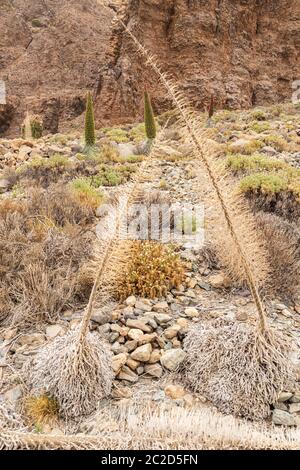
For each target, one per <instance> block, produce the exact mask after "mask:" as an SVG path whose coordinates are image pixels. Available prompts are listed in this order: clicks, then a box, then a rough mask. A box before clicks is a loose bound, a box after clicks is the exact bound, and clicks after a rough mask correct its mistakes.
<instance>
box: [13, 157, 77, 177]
mask: <svg viewBox="0 0 300 470" xmlns="http://www.w3.org/2000/svg"><path fill="white" fill-rule="evenodd" d="M71 166H72V162H71V161H70V160H69V159H68V157H65V156H64V155H60V154H55V155H52V156H51V157H49V158H42V157H37V158H33V159H32V160H31V161H30V162H29V163H27V164H26V165H23V166H22V167H20V169H19V172H21V173H22V169H25V168H39V167H43V168H46V169H51V168H53V169H54V168H68V167H71Z"/></svg>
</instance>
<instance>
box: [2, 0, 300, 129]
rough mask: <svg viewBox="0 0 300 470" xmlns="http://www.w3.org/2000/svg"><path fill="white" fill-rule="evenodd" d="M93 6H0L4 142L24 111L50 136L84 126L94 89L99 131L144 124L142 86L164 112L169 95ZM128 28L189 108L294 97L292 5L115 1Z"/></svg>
mask: <svg viewBox="0 0 300 470" xmlns="http://www.w3.org/2000/svg"><path fill="white" fill-rule="evenodd" d="M100 3H101V2H99V1H98V0H87V1H85V2H82V1H81V0H72V1H70V0H35V1H34V2H33V1H32V0H2V2H1V16H0V30H1V35H0V79H3V80H5V82H6V87H7V96H8V104H7V105H0V135H1V134H4V133H6V134H8V135H18V134H19V128H20V123H21V122H22V120H23V117H24V113H25V110H26V109H28V110H29V111H30V112H33V113H36V114H41V115H42V116H43V119H44V123H45V130H46V132H57V131H58V129H59V130H60V131H62V130H64V129H65V128H68V127H70V126H71V125H72V126H74V124H76V123H77V120H79V121H80V120H82V113H83V110H84V97H85V92H86V90H87V89H91V90H94V96H95V99H96V115H97V121H98V125H100V124H106V123H107V122H108V121H110V122H111V123H116V122H118V121H119V122H121V121H122V122H125V121H133V120H137V119H141V116H142V103H141V95H142V90H143V89H144V87H145V86H146V85H147V87H148V89H149V91H150V92H151V93H152V95H153V101H154V108H155V111H156V112H158V111H159V112H162V111H164V110H167V109H169V108H170V102H169V99H168V97H167V96H166V93H165V90H163V89H162V88H160V87H158V86H157V78H156V77H154V76H153V74H151V73H149V70H146V68H145V66H144V65H143V63H142V61H141V59H140V58H138V57H137V56H136V54H135V53H134V48H133V45H132V42H131V41H130V39H129V38H128V37H127V36H126V34H124V32H123V31H122V28H121V27H120V26H116V25H113V26H112V24H111V18H112V11H111V10H110V9H109V8H106V7H102V6H101V4H100ZM110 3H111V4H114V5H116V4H117V5H119V4H124V5H125V4H127V3H128V5H127V9H126V11H125V13H124V15H123V18H124V21H125V22H127V23H128V25H129V27H130V28H131V29H132V30H133V31H134V32H135V33H136V35H137V36H138V38H139V39H140V40H141V41H142V42H143V43H144V44H145V45H146V47H147V48H148V49H150V51H151V52H153V53H155V54H157V55H158V56H159V58H160V61H161V63H162V64H163V67H164V69H166V70H168V71H169V72H171V73H172V74H173V75H174V76H175V78H176V79H177V80H178V82H179V84H180V85H181V88H182V89H183V90H184V91H185V92H186V94H187V95H188V96H189V97H190V98H191V99H192V101H193V103H194V104H195V106H197V107H198V108H199V109H203V108H204V107H205V106H206V104H207V102H208V101H209V96H210V95H211V94H214V95H215V101H216V105H217V106H218V107H228V108H239V107H250V106H252V105H257V104H263V103H275V102H278V101H281V100H285V99H290V97H291V94H292V88H291V84H292V82H293V81H294V80H297V79H299V72H298V71H299V49H300V33H299V31H300V3H299V1H298V0H268V2H266V1H263V0H164V1H160V0H129V1H128V2H125V1H121V0H114V1H111V2H110Z"/></svg>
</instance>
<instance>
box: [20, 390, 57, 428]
mask: <svg viewBox="0 0 300 470" xmlns="http://www.w3.org/2000/svg"><path fill="white" fill-rule="evenodd" d="M24 407H25V413H26V416H27V417H28V419H29V421H30V423H31V424H34V425H36V426H39V425H43V424H47V423H51V422H53V421H55V420H56V419H57V417H58V413H59V408H58V403H57V401H56V400H55V399H54V398H52V397H49V396H48V395H39V396H29V397H27V398H26V400H25V403H24Z"/></svg>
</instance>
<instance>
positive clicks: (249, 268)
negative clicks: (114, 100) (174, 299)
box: [115, 15, 293, 419]
mask: <svg viewBox="0 0 300 470" xmlns="http://www.w3.org/2000/svg"><path fill="white" fill-rule="evenodd" d="M115 18H116V20H117V21H118V22H119V23H120V24H121V25H122V26H123V28H124V30H125V31H126V33H127V34H128V35H129V37H130V38H131V40H132V41H133V44H134V45H135V47H136V50H137V52H138V53H139V54H140V56H141V57H142V58H143V59H144V60H145V62H146V64H147V65H148V66H149V67H151V68H152V70H153V71H154V72H155V73H156V74H157V77H158V79H159V80H160V83H161V84H162V85H163V87H164V88H165V89H166V91H167V92H168V94H169V95H170V97H171V99H172V100H173V102H174V105H175V106H176V109H177V112H178V115H179V118H180V123H181V125H182V128H183V130H184V132H185V135H186V139H187V141H188V142H189V143H191V144H192V145H193V148H194V153H195V156H196V157H197V158H198V159H199V161H200V162H201V163H202V165H203V167H204V169H205V170H206V174H207V177H208V180H209V181H210V184H211V188H212V190H213V193H214V194H215V197H216V201H217V203H218V207H219V208H220V215H221V216H222V219H221V221H222V222H223V226H224V228H227V231H228V234H229V238H230V240H231V242H232V243H231V248H232V250H233V252H232V256H233V258H234V259H235V261H236V263H239V265H240V266H241V272H242V275H243V276H244V278H245V280H246V282H247V284H248V287H249V289H250V292H251V294H252V296H253V300H254V302H255V305H256V311H257V323H256V324H255V325H252V324H249V323H247V324H245V325H243V324H240V323H237V324H236V323H232V324H231V325H227V324H226V325H224V324H222V323H220V324H216V325H215V328H214V329H213V335H212V334H209V338H210V340H211V345H212V346H211V347H210V348H206V349H201V348H200V353H199V354H198V356H197V364H198V363H202V364H207V369H206V370H207V379H206V381H205V383H204V384H203V387H201V390H202V393H204V394H205V395H207V396H208V397H209V398H210V399H212V401H214V402H215V403H216V405H218V406H220V408H222V409H224V402H225V403H227V405H228V407H230V405H229V402H230V401H232V400H235V399H236V400H237V404H236V406H235V407H234V410H232V411H234V412H235V413H236V414H244V413H245V414H246V415H247V411H248V410H246V411H245V410H244V407H243V404H242V402H243V400H247V399H248V398H249V396H252V395H257V396H258V397H257V401H256V403H257V406H256V415H255V416H256V418H258V419H259V418H261V417H264V416H265V414H266V407H267V406H268V405H270V404H271V403H272V402H273V401H274V398H275V396H276V394H279V393H280V391H281V390H282V387H283V383H288V382H289V381H290V380H293V374H292V369H293V367H292V364H291V362H290V359H289V344H288V343H287V342H286V341H285V339H283V338H282V336H281V334H280V333H279V332H278V331H277V330H276V329H274V328H273V327H271V326H270V325H269V324H268V319H267V310H266V306H265V304H264V302H263V300H262V298H261V296H260V292H259V286H260V284H261V283H262V282H265V281H266V279H267V278H268V272H269V266H268V259H267V255H266V252H265V249H264V247H263V246H262V245H261V241H260V239H259V237H258V236H257V232H256V231H255V229H254V228H253V223H252V219H251V213H250V212H249V211H247V210H246V209H245V208H244V207H241V204H240V203H241V201H240V199H235V197H234V195H233V194H231V195H230V197H229V195H228V182H227V181H225V185H224V184H223V183H222V181H223V180H224V175H222V176H223V178H220V177H219V174H218V172H217V167H216V165H215V159H216V158H215V155H216V152H215V151H214V147H213V145H212V143H211V140H210V139H209V134H208V131H207V130H205V129H203V128H201V127H200V126H199V119H198V116H195V114H194V112H193V111H192V110H191V108H190V106H189V103H188V102H187V101H186V99H185V97H184V96H183V95H182V94H181V92H180V91H179V90H178V88H177V86H176V84H175V83H174V82H173V80H172V79H171V78H170V77H169V76H168V75H167V74H166V73H165V72H162V70H161V68H160V66H159V65H158V62H157V61H156V59H155V58H154V57H153V55H151V54H150V53H149V52H148V51H147V50H146V49H145V48H144V46H143V45H142V44H141V43H140V42H139V41H138V40H137V38H136V37H135V35H134V34H133V33H132V32H131V31H130V30H129V29H128V27H127V26H126V25H125V23H124V22H123V21H122V19H120V18H119V17H118V16H117V15H115ZM198 328H199V329H200V331H201V329H202V328H203V325H202V324H201V323H200V324H199V325H198ZM224 328H225V329H226V332H228V331H229V333H230V334H228V333H227V334H226V332H224ZM208 333H209V332H208ZM218 338H219V340H218ZM221 338H222V339H221ZM217 340H218V341H217ZM208 341H209V340H208ZM276 345H280V346H279V347H278V348H277V347H276ZM247 347H248V350H249V351H251V352H252V355H247V356H246V358H245V359H242V356H243V354H244V351H245V350H247ZM185 349H186V352H187V357H188V358H191V360H190V361H189V360H187V361H186V362H185V368H184V372H185V377H186V381H187V383H188V385H189V386H190V387H191V388H194V389H195V390H199V384H198V382H197V381H196V387H195V379H194V376H193V351H194V343H193V342H191V341H187V342H186V343H185ZM232 351H234V353H233V352H232ZM222 357H226V358H227V362H226V367H222V368H221V369H220V368H219V367H216V366H217V365H218V364H219V363H220V360H219V361H218V358H222ZM251 358H253V360H252V361H251V360H250V359H251ZM211 364H214V367H211ZM241 364H242V367H241ZM253 367H255V370H254V371H253ZM266 369H268V372H267V373H266ZM189 377H191V378H192V380H189ZM254 378H255V380H254ZM264 381H267V383H264ZM218 382H219V383H220V392H219V394H218V395H217V396H214V395H213V394H212V393H211V392H212V384H215V383H218ZM233 387H234V389H235V390H234V393H233V392H232V388H233Z"/></svg>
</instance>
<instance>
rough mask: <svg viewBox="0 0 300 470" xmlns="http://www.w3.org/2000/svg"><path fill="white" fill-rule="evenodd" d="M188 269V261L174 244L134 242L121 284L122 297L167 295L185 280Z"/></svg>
mask: <svg viewBox="0 0 300 470" xmlns="http://www.w3.org/2000/svg"><path fill="white" fill-rule="evenodd" d="M184 272H185V269H184V264H183V263H182V261H181V260H180V257H179V256H178V255H177V254H176V253H175V252H174V251H173V250H172V248H170V247H168V246H165V245H163V244H161V243H155V242H148V241H145V242H140V241H137V242H134V243H133V247H132V251H131V255H130V260H129V263H128V266H127V268H126V270H125V272H124V276H123V283H122V285H121V287H120V294H121V297H122V298H127V297H128V296H130V295H138V296H141V297H150V298H155V297H162V296H165V295H166V294H167V293H168V292H169V291H170V290H171V289H176V288H178V287H179V286H180V285H181V284H182V282H183V281H184V279H185V275H184Z"/></svg>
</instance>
